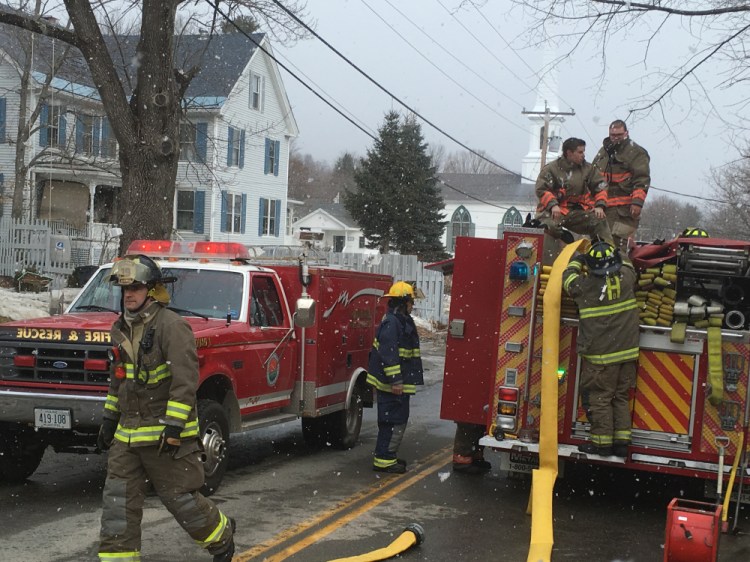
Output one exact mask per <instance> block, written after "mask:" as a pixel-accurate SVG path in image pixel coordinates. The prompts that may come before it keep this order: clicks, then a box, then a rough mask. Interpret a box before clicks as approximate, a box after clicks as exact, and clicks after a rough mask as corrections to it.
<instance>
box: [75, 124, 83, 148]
mask: <svg viewBox="0 0 750 562" xmlns="http://www.w3.org/2000/svg"><path fill="white" fill-rule="evenodd" d="M82 117H83V115H76V152H83V119H82Z"/></svg>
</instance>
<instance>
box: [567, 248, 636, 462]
mask: <svg viewBox="0 0 750 562" xmlns="http://www.w3.org/2000/svg"><path fill="white" fill-rule="evenodd" d="M584 265H586V266H587V270H586V269H584ZM635 282H636V273H635V270H634V269H633V266H632V265H631V264H630V263H628V262H625V263H623V260H622V259H621V258H620V253H619V251H618V250H616V249H615V248H614V247H613V246H612V245H611V244H609V243H607V242H603V241H598V242H596V243H594V244H593V245H592V246H591V248H589V250H588V252H587V253H586V255H585V256H584V255H582V254H579V255H578V256H576V257H574V258H573V259H572V260H571V261H570V263H569V264H568V267H567V269H566V270H565V272H564V273H563V288H564V289H565V291H566V292H567V293H568V294H569V295H570V296H571V297H572V298H573V300H575V302H576V304H577V305H578V312H579V327H578V354H579V355H580V356H581V358H582V369H581V383H580V388H581V394H582V396H583V398H584V408H586V409H587V415H588V417H589V421H590V422H591V441H590V442H588V443H585V444H583V445H580V446H579V447H578V449H579V450H580V451H581V452H583V453H589V454H597V455H602V456H608V455H612V454H614V455H615V456H618V457H627V455H628V446H629V445H630V441H631V417H630V407H629V395H630V389H631V388H632V387H633V386H634V385H635V376H636V365H637V360H638V353H639V348H638V342H639V338H640V334H639V320H638V306H637V304H636V300H635V293H634V285H635Z"/></svg>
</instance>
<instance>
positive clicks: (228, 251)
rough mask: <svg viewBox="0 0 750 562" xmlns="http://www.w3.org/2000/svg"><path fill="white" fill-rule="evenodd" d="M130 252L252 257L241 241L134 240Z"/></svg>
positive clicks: (196, 256)
mask: <svg viewBox="0 0 750 562" xmlns="http://www.w3.org/2000/svg"><path fill="white" fill-rule="evenodd" d="M127 253H128V254H145V255H147V256H150V257H162V258H167V259H168V258H185V259H199V258H204V259H228V260H235V259H240V260H245V259H250V252H249V251H248V249H247V246H245V245H244V244H240V243H239V242H206V241H198V242H176V241H172V240H134V241H133V242H132V243H131V244H130V246H128V251H127Z"/></svg>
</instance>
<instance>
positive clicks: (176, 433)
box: [159, 425, 182, 457]
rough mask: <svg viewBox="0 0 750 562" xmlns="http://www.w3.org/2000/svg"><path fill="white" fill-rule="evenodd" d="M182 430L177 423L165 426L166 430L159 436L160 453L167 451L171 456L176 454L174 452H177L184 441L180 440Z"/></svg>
mask: <svg viewBox="0 0 750 562" xmlns="http://www.w3.org/2000/svg"><path fill="white" fill-rule="evenodd" d="M181 432H182V428H180V427H177V426H176V425H165V426H164V431H162V432H161V436H160V437H159V454H160V455H161V454H162V453H166V454H168V455H169V456H170V457H171V456H174V454H175V453H176V452H177V449H179V448H180V444H181V443H182V442H181V441H180V433H181Z"/></svg>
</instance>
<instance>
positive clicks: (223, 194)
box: [221, 190, 229, 232]
mask: <svg viewBox="0 0 750 562" xmlns="http://www.w3.org/2000/svg"><path fill="white" fill-rule="evenodd" d="M228 197H229V194H228V193H227V192H226V191H224V190H222V192H221V231H222V232H226V231H227V199H228Z"/></svg>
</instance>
